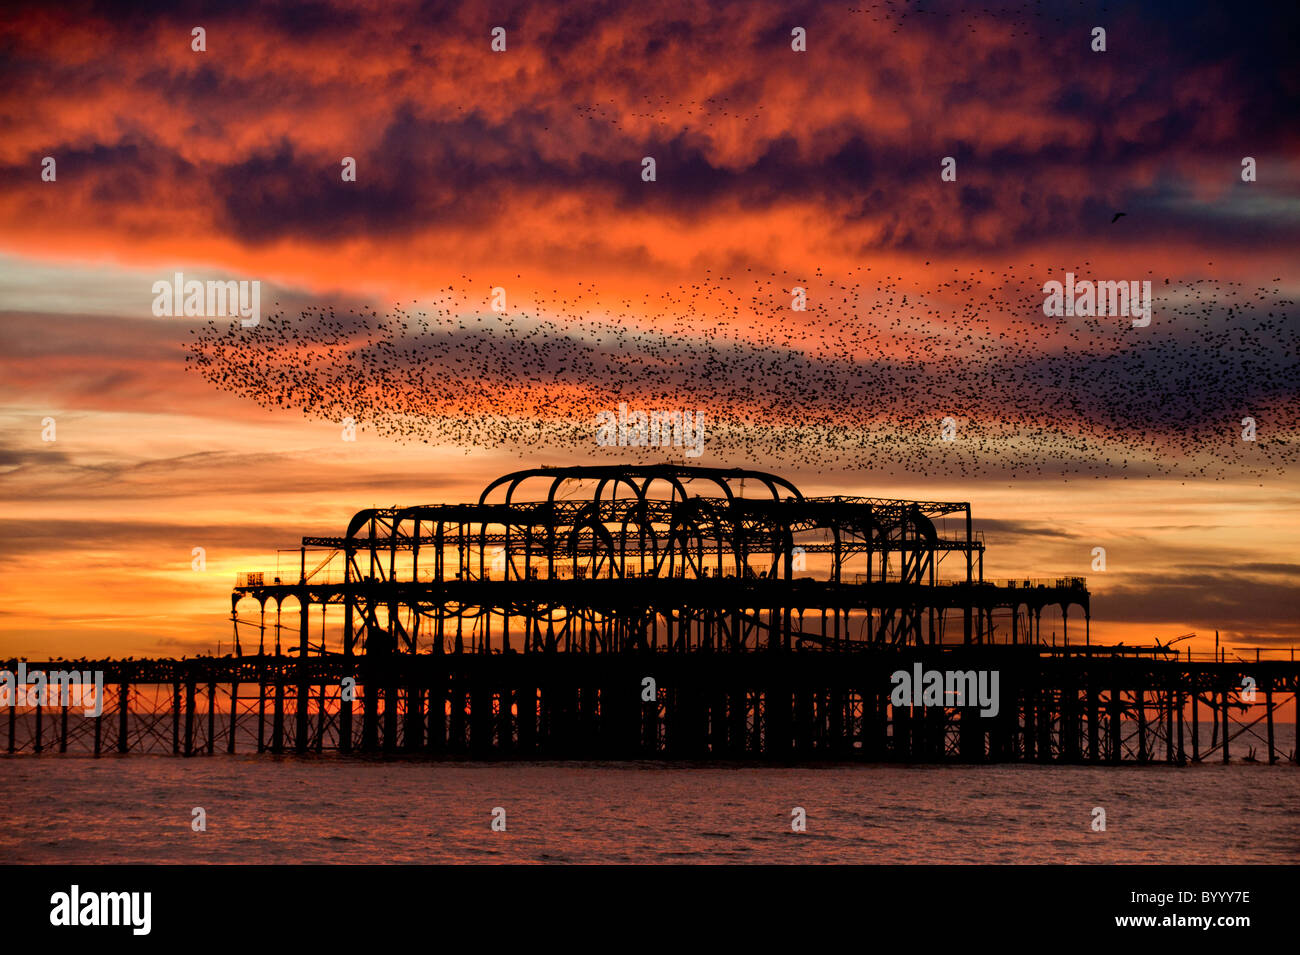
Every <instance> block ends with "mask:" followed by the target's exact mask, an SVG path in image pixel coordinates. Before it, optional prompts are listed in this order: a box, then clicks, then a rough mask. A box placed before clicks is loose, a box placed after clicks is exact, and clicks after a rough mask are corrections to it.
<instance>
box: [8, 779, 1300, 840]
mask: <svg viewBox="0 0 1300 955" xmlns="http://www.w3.org/2000/svg"><path fill="white" fill-rule="evenodd" d="M0 767H2V768H0V860H3V861H4V862H96V863H102V862H169V863H170V862H217V863H228V862H507V861H509V862H619V863H629V862H927V863H969V862H1090V863H1112V862H1121V863H1228V862H1243V863H1275V864H1276V863H1295V862H1297V861H1300V767H1296V766H1294V765H1286V764H1280V765H1277V766H1267V765H1263V764H1259V765H1248V764H1235V765H1231V766H1223V765H1201V766H1192V767H1187V768H1182V769H1179V768H1171V767H1163V766H1148V767H1128V766H1126V767H1118V768H1107V767H1082V766H1038V765H1004V766H979V767H969V766H935V767H923V766H918V767H904V766H895V765H883V766H863V765H845V766H816V767H801V768H773V767H738V766H719V765H700V766H694V765H691V766H683V765H680V764H675V765H671V766H670V765H666V764H663V763H515V764H469V763H446V762H424V761H419V762H416V761H412V762H370V761H362V760H358V759H343V758H338V757H334V758H330V757H318V758H292V757H269V756H247V757H240V756H213V757H201V758H194V759H188V760H187V759H180V758H175V757H162V756H159V757H151V756H126V757H106V758H101V759H98V760H96V759H92V758H84V757H73V756H40V757H31V756H27V757H23V756H19V757H13V758H8V759H4V760H0ZM198 806H201V807H203V809H204V810H206V813H207V831H206V832H194V831H193V830H192V829H191V819H192V818H193V816H192V810H193V809H194V807H198ZM1097 806H1100V807H1102V808H1103V809H1105V811H1106V821H1107V827H1106V831H1105V832H1094V831H1093V829H1092V826H1091V822H1092V818H1093V808H1094V807H1097ZM497 807H500V808H502V809H504V810H505V819H506V830H505V831H504V832H494V831H492V828H491V820H492V814H493V810H494V809H495V808H497ZM794 807H802V808H803V809H804V810H805V812H806V814H807V831H806V832H805V833H794V832H792V831H791V812H792V810H793V809H794Z"/></svg>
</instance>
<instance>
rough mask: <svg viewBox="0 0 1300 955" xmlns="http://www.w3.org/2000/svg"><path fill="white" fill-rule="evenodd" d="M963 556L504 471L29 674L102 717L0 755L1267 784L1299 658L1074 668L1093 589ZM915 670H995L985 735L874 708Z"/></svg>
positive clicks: (14, 722) (636, 482) (946, 518)
mask: <svg viewBox="0 0 1300 955" xmlns="http://www.w3.org/2000/svg"><path fill="white" fill-rule="evenodd" d="M523 487H528V488H529V489H530V490H531V489H532V488H537V487H540V488H541V491H537V492H533V493H532V494H531V496H529V495H525V494H524V493H522V492H521V491H520V489H521V488H523ZM701 490H703V491H705V492H706V493H703V494H701V493H699V491H701ZM542 492H544V494H543V493H542ZM755 492H756V493H755ZM309 554H310V555H311V560H310V566H309ZM983 554H984V543H983V540H982V539H981V538H979V537H978V536H977V535H975V534H974V533H973V532H972V524H971V511H970V505H969V504H966V503H943V502H923V501H900V500H884V499H874V498H861V497H821V498H808V497H804V496H803V495H802V494H801V493H800V492H799V490H798V489H797V488H795V487H794V486H793V485H792V484H790V483H789V482H787V481H785V480H783V479H781V478H779V477H776V476H774V475H770V474H765V473H762V472H758V471H748V470H718V469H707V468H686V467H677V466H672V465H660V466H651V467H622V466H615V467H579V468H554V469H548V468H542V469H535V470H527V471H520V472H517V473H514V474H510V475H507V476H505V477H502V478H500V479H498V480H497V481H494V482H493V483H492V484H490V485H489V486H488V487H487V488H486V489H485V490H484V491H483V494H482V495H481V496H480V498H479V500H478V502H477V503H474V504H460V505H450V504H437V505H426V506H417V507H404V508H403V507H393V508H378V509H369V510H364V511H361V512H359V513H358V514H357V515H356V516H355V517H353V519H352V521H351V522H350V524H349V525H348V528H347V531H346V533H345V534H344V536H342V537H338V538H320V537H307V538H304V539H303V540H302V545H301V547H300V548H299V550H298V554H297V556H298V565H299V566H298V574H297V577H296V579H293V580H291V581H289V582H285V581H284V580H283V578H282V577H276V576H273V577H272V578H271V580H270V581H269V582H268V581H267V579H266V575H264V574H260V573H248V574H241V575H240V578H239V581H238V585H237V586H236V588H235V590H234V592H233V594H232V603H231V607H232V614H231V617H232V620H233V626H234V635H235V641H234V644H235V653H234V654H231V655H228V656H224V657H199V658H195V659H185V660H138V661H137V660H130V661H99V662H94V663H84V662H79V663H76V664H69V663H66V662H62V661H58V662H51V663H28V664H27V668H28V670H29V671H32V670H37V669H42V668H44V669H47V670H58V669H63V668H68V667H72V666H75V667H76V668H78V669H81V670H86V669H94V670H99V671H101V672H102V673H103V674H104V680H105V685H106V693H105V696H106V697H107V699H106V701H105V711H104V713H103V714H102V715H99V716H91V717H83V716H80V715H77V712H76V711H75V710H74V712H73V714H72V717H71V721H70V719H69V712H68V707H67V706H57V707H54V708H53V709H51V708H50V707H34V708H33V707H27V708H13V707H11V708H10V709H9V713H8V715H7V716H8V724H7V728H6V729H7V733H8V739H7V751H8V752H11V753H14V752H50V751H70V752H71V751H79V752H88V751H93V752H94V753H96V754H99V753H105V752H140V751H144V752H172V753H177V754H185V755H193V754H199V753H213V752H219V751H224V752H244V751H248V750H253V749H256V751H258V752H271V753H281V752H299V753H305V752H322V751H338V752H342V753H349V752H360V753H389V754H396V753H408V754H421V753H422V754H438V755H449V756H466V757H471V758H523V759H533V758H601V759H628V758H686V759H778V760H784V759H794V760H805V759H807V760H818V759H832V760H853V759H862V760H900V761H939V760H965V761H1000V760H1041V761H1062V762H1084V761H1090V762H1112V763H1117V762H1150V761H1167V762H1171V763H1182V762H1191V761H1202V760H1205V759H1210V758H1216V759H1223V760H1228V759H1230V754H1231V750H1232V746H1233V743H1234V742H1235V741H1236V740H1237V739H1238V738H1239V737H1240V736H1241V735H1242V734H1251V735H1258V729H1257V724H1258V723H1259V722H1261V721H1262V722H1263V723H1264V724H1265V730H1266V733H1267V737H1266V741H1267V749H1268V754H1269V755H1268V758H1269V761H1270V762H1272V761H1276V760H1277V759H1278V758H1279V757H1282V758H1286V757H1288V754H1286V753H1281V752H1280V751H1279V750H1278V748H1277V747H1276V746H1275V733H1274V714H1275V711H1276V710H1277V709H1278V707H1280V706H1281V705H1282V703H1283V702H1285V701H1286V700H1288V699H1294V697H1295V694H1296V692H1297V688H1298V686H1297V684H1298V683H1300V666H1297V664H1296V662H1295V660H1294V652H1293V651H1291V654H1290V658H1288V659H1261V658H1259V655H1258V654H1257V659H1256V660H1253V661H1250V660H1241V659H1237V658H1234V659H1228V657H1227V655H1226V654H1222V655H1216V657H1215V659H1213V660H1194V659H1192V657H1191V655H1190V654H1189V655H1187V656H1186V658H1184V657H1183V656H1181V655H1179V654H1178V653H1176V652H1174V651H1172V650H1169V649H1167V648H1163V647H1153V648H1115V647H1093V646H1091V645H1090V641H1089V621H1090V604H1089V594H1088V590H1087V585H1086V581H1084V580H1083V579H1082V578H1078V577H1053V578H1047V579H1019V580H1008V581H990V580H985V579H984V576H983ZM945 561H950V562H951V564H950V565H949V566H950V567H953V568H954V570H955V572H956V575H957V576H955V577H946V576H941V575H940V567H941V565H942V564H943V563H944V562H945ZM248 600H251V601H253V602H255V603H256V605H257V608H258V609H257V618H256V622H254V621H252V620H249V619H247V618H246V617H241V616H240V614H239V612H238V611H239V607H240V605H241V604H242V603H244V602H245V601H248ZM286 604H289V605H290V606H289V607H288V608H287V609H288V614H289V619H290V623H289V624H288V625H286V624H284V623H283V618H284V616H285V613H286ZM1071 609H1073V610H1074V611H1075V613H1076V621H1077V618H1078V617H1079V616H1081V617H1082V627H1080V626H1079V625H1078V623H1077V622H1076V625H1075V628H1074V632H1073V636H1072V634H1071V630H1070V627H1069V622H1070V613H1071ZM331 610H332V611H333V613H334V615H335V616H336V617H337V618H338V619H337V622H336V623H335V624H334V631H333V633H331V631H330V628H329V615H330V613H331ZM268 613H270V614H272V615H273V623H271V624H269V625H268V622H267V618H268ZM1045 613H1047V614H1048V615H1049V617H1051V616H1059V623H1060V625H1061V634H1060V638H1059V640H1058V641H1055V642H1054V644H1049V643H1047V642H1045V641H1044V638H1043V634H1042V623H1043V620H1042V618H1043V616H1044V614H1045ZM317 620H318V621H319V624H317ZM268 627H269V629H270V631H271V640H270V646H268V640H267V636H268ZM250 628H252V630H253V631H255V632H256V637H257V649H256V651H254V650H253V649H252V646H251V641H248V640H246V639H245V635H246V634H250ZM286 631H287V632H288V634H290V635H291V638H290V639H287V640H286V639H285V634H286ZM1080 631H1081V632H1080ZM917 665H919V666H920V667H921V669H922V671H939V672H943V673H956V674H958V676H959V685H960V676H961V675H962V674H971V675H975V674H978V673H985V674H987V673H990V672H996V673H997V675H998V684H997V686H998V694H997V713H996V714H990V715H981V709H980V707H978V706H975V705H960V704H961V703H962V700H961V699H960V698H957V699H953V698H952V689H951V684H949V687H948V689H947V690H946V691H945V692H944V694H943V695H942V697H941V698H939V699H934V698H920V695H919V693H918V698H916V699H913V700H912V701H910V703H907V704H905V705H895V703H894V702H893V701H892V700H891V694H892V693H893V690H894V683H893V681H892V679H891V675H892V674H894V673H895V672H897V671H900V670H901V671H907V672H909V673H910V672H913V670H914V667H915V666H917ZM8 666H9V667H10V668H11V669H12V668H14V667H15V666H16V664H15V663H11V664H9V665H8ZM1252 694H1254V695H1255V696H1256V699H1255V700H1254V701H1252V699H1251V695H1252ZM1252 702H1254V706H1253V707H1252V706H1251V703H1252ZM966 703H967V704H970V703H971V701H970V700H967V701H966ZM1257 711H1258V717H1257V718H1255V719H1253V720H1252V719H1251V716H1252V715H1253V714H1256V712H1257ZM1206 723H1209V725H1210V726H1211V727H1212V730H1211V733H1210V739H1209V740H1208V741H1207V740H1203V737H1204V735H1205V730H1206V726H1205V724H1206ZM4 731H5V730H2V729H0V732H4ZM1260 739H1261V741H1263V740H1264V737H1260ZM1289 755H1290V757H1291V758H1293V757H1294V753H1292V754H1289Z"/></svg>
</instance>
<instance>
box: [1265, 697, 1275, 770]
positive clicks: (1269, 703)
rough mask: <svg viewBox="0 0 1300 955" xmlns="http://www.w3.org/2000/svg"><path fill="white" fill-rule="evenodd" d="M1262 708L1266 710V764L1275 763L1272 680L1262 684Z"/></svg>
mask: <svg viewBox="0 0 1300 955" xmlns="http://www.w3.org/2000/svg"><path fill="white" fill-rule="evenodd" d="M1264 707H1265V709H1267V710H1268V714H1267V716H1266V717H1265V719H1266V720H1267V722H1268V764H1269V765H1270V766H1272V765H1273V764H1274V763H1276V762H1277V751H1276V750H1275V749H1274V748H1273V680H1272V679H1271V678H1270V679H1269V681H1268V682H1267V683H1266V684H1264Z"/></svg>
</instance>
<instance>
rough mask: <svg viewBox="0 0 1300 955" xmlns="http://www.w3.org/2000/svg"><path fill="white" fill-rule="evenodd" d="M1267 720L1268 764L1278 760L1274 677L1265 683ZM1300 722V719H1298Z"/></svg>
mask: <svg viewBox="0 0 1300 955" xmlns="http://www.w3.org/2000/svg"><path fill="white" fill-rule="evenodd" d="M1264 709H1265V710H1266V711H1267V713H1266V715H1265V720H1266V722H1267V724H1268V764H1269V765H1270V766H1272V765H1273V764H1274V763H1276V762H1277V751H1276V750H1275V749H1274V748H1273V678H1272V677H1268V678H1267V680H1266V681H1265V683H1264ZM1297 722H1300V721H1297Z"/></svg>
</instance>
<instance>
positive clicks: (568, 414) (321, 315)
mask: <svg viewBox="0 0 1300 955" xmlns="http://www.w3.org/2000/svg"><path fill="white" fill-rule="evenodd" d="M926 266H927V268H926V272H925V280H924V281H918V280H917V278H916V277H915V276H912V277H911V278H910V279H909V280H907V281H906V282H905V281H904V280H903V278H902V277H901V276H896V275H889V274H881V273H878V272H873V271H872V269H870V268H862V269H858V270H855V271H853V272H850V273H848V274H846V275H842V276H834V277H833V276H829V275H825V274H823V273H822V272H820V271H817V272H814V273H812V274H809V275H797V274H789V273H784V272H781V273H778V272H759V271H757V270H752V269H748V270H745V271H743V272H738V273H737V274H731V275H725V276H723V275H714V274H712V273H706V275H705V276H704V277H703V278H702V279H700V280H699V281H698V282H695V283H691V284H686V285H681V286H679V287H676V288H674V289H671V290H669V291H666V292H664V293H662V294H657V295H652V294H650V293H646V294H644V295H643V296H641V297H640V298H639V299H630V298H611V297H607V296H602V295H601V293H600V292H599V290H598V289H596V288H595V287H593V286H591V285H590V284H586V285H584V284H583V283H578V286H577V288H576V289H575V290H573V291H571V292H569V293H567V294H562V293H561V292H560V291H559V290H551V291H549V292H544V291H537V292H534V291H532V290H528V289H523V288H511V289H508V290H507V293H508V302H509V303H510V307H508V308H507V309H506V310H505V311H504V312H503V313H500V314H499V313H497V312H494V311H493V310H492V309H491V308H490V306H489V302H490V301H491V295H492V292H491V288H490V287H489V286H488V285H482V286H479V287H476V286H475V285H474V284H473V283H472V282H471V281H470V279H469V277H468V276H462V277H461V281H459V282H457V283H456V284H455V285H454V286H449V287H446V288H444V289H441V290H439V292H438V293H436V294H435V295H433V296H432V297H431V298H430V299H428V300H424V301H421V302H419V303H410V304H409V305H407V306H400V305H399V306H395V307H393V308H392V309H391V310H389V311H387V312H385V313H381V312H380V311H378V310H376V309H374V308H348V309H344V308H339V309H336V308H335V307H333V306H319V307H316V306H313V307H309V308H306V309H303V310H301V311H300V312H298V313H297V314H295V315H290V314H285V313H284V311H282V310H277V311H276V312H275V313H274V314H272V315H270V316H269V317H264V318H263V320H262V322H261V324H260V325H258V326H256V327H253V328H243V327H241V326H240V324H239V322H238V321H237V320H235V321H231V322H229V323H226V322H225V321H224V320H223V321H222V322H221V323H220V324H219V323H217V322H215V321H213V322H208V323H207V324H206V325H204V326H201V327H199V328H197V329H195V330H193V335H194V338H193V341H192V344H191V349H190V354H189V355H187V363H188V365H189V367H190V368H192V369H193V370H194V371H196V372H197V373H198V374H200V375H201V376H203V378H205V379H206V380H207V381H209V382H211V383H212V384H214V385H216V386H217V387H219V388H221V389H223V390H226V391H229V392H233V393H236V394H239V395H242V396H245V397H247V398H249V399H251V400H253V401H255V402H257V403H258V404H260V405H262V406H263V407H266V408H272V409H292V410H295V411H297V412H300V413H302V414H303V415H305V416H307V417H308V418H311V419H315V420H326V421H334V422H341V421H343V420H344V419H346V418H352V419H353V420H354V421H355V422H357V425H358V427H359V429H360V430H362V431H365V430H367V429H368V430H370V431H371V432H372V433H374V434H377V435H380V436H383V437H385V438H389V439H393V440H396V441H398V442H424V443H431V444H439V445H454V446H459V447H462V448H465V449H467V451H468V449H469V448H473V447H479V448H495V449H507V450H510V451H513V452H515V453H517V454H518V455H519V456H521V457H528V458H533V459H535V458H536V457H537V456H538V455H539V453H546V452H554V451H559V450H568V451H571V452H576V453H578V454H581V455H585V456H589V457H593V458H597V459H600V458H606V459H608V460H610V461H636V460H641V461H648V460H664V459H665V457H670V458H672V459H675V460H682V459H683V449H682V448H679V447H662V446H660V447H601V446H600V445H599V444H598V441H597V417H596V416H597V413H598V412H601V411H609V412H614V413H617V409H618V408H619V405H620V403H626V405H627V407H628V409H629V410H630V411H637V410H641V411H645V412H650V411H654V410H658V411H691V412H702V413H703V415H704V421H705V425H704V438H705V440H704V450H705V453H704V456H703V457H701V458H699V459H696V461H695V462H694V463H725V464H752V465H758V466H769V467H774V468H776V467H781V468H785V469H788V470H796V471H797V470H800V469H803V468H815V469H816V470H819V471H826V470H840V469H842V470H872V471H880V472H889V473H894V474H912V475H916V474H929V475H943V476H949V477H951V476H957V475H960V476H962V477H988V476H1005V477H1016V476H1022V477H1033V476H1066V477H1070V476H1076V475H1079V476H1083V475H1094V476H1103V475H1124V476H1146V475H1154V474H1163V475H1173V476H1182V477H1185V478H1187V479H1194V478H1214V479H1224V478H1229V477H1239V476H1242V475H1254V476H1262V475H1263V474H1265V473H1268V472H1270V471H1271V472H1276V473H1283V472H1284V471H1285V470H1286V469H1287V467H1288V466H1294V464H1295V459H1296V443H1295V433H1294V424H1295V422H1296V420H1297V411H1298V410H1300V403H1298V401H1297V393H1296V387H1295V384H1296V382H1297V380H1300V375H1298V372H1300V367H1298V361H1300V359H1298V357H1297V356H1298V354H1300V351H1298V349H1297V346H1298V345H1300V338H1298V333H1297V331H1296V329H1295V325H1294V323H1289V322H1288V321H1287V317H1288V310H1289V309H1292V308H1293V307H1294V302H1292V301H1290V300H1288V299H1286V298H1285V297H1284V296H1283V295H1282V293H1281V292H1280V291H1279V290H1278V289H1276V288H1273V289H1269V288H1247V287H1245V286H1244V285H1241V284H1239V283H1232V282H1227V281H1219V280H1212V279H1199V280H1192V281H1178V280H1171V279H1169V278H1166V277H1163V276H1161V277H1157V276H1153V275H1150V274H1147V275H1142V276H1127V277H1128V278H1141V279H1144V280H1149V281H1151V282H1152V305H1153V315H1154V317H1153V319H1152V321H1151V324H1150V325H1149V326H1148V327H1145V328H1142V327H1134V326H1133V325H1132V322H1131V320H1130V319H1129V318H1128V317H1125V316H1107V317H1095V318H1093V317H1063V318H1049V317H1045V316H1044V314H1043V308H1042V305H1043V297H1044V296H1043V292H1042V284H1043V282H1044V281H1047V280H1049V279H1056V280H1060V279H1061V278H1062V277H1063V275H1064V273H1065V272H1066V271H1067V270H1069V271H1073V272H1074V273H1075V274H1076V275H1077V276H1079V277H1081V278H1082V277H1089V276H1092V275H1093V272H1092V267H1091V263H1089V262H1080V263H1076V264H1074V265H1060V266H1053V267H1050V268H1048V267H1044V266H1041V265H1037V264H1034V263H1028V264H1026V265H1022V266H1021V267H1016V266H1007V267H1006V268H1004V269H1001V270H995V269H975V270H961V269H957V268H947V267H941V266H939V265H937V264H934V265H931V264H930V263H926ZM931 275H932V276H933V278H932V279H931V278H930V276H931ZM1117 278H1118V276H1117ZM796 286H798V287H801V288H804V289H805V290H806V298H807V307H806V310H805V311H795V310H792V307H791V306H792V289H794V288H795V287H796ZM518 303H526V304H518ZM1247 417H1250V418H1253V419H1254V420H1255V422H1256V435H1255V440H1253V441H1247V440H1243V419H1245V418H1247ZM945 419H950V420H949V421H945ZM946 438H948V439H950V440H946Z"/></svg>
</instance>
